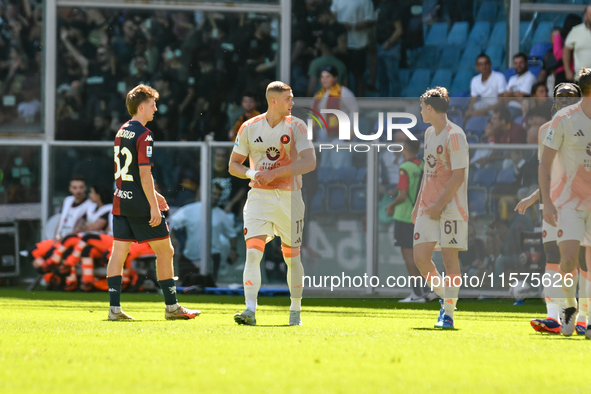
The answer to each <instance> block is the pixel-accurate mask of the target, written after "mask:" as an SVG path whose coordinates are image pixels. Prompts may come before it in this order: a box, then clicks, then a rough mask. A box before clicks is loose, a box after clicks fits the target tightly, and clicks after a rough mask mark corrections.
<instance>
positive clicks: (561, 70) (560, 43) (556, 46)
mask: <svg viewBox="0 0 591 394" xmlns="http://www.w3.org/2000/svg"><path fill="white" fill-rule="evenodd" d="M582 21H583V20H582V19H581V17H580V16H579V15H576V14H568V15H567V16H566V19H565V20H564V24H563V25H562V29H560V33H559V34H555V35H554V36H553V37H552V53H553V54H554V58H555V59H556V60H557V61H559V62H562V65H561V66H559V67H558V68H557V69H556V71H555V78H554V85H555V86H556V85H558V84H559V83H563V82H568V80H567V79H566V72H565V69H566V66H565V65H564V61H563V57H564V43H565V41H566V37H568V34H569V33H570V32H571V30H572V29H573V27H575V26H577V25H580V24H581V22H582ZM568 68H569V69H570V70H571V72H573V73H574V69H575V64H574V60H573V59H571V61H570V63H569V64H568Z"/></svg>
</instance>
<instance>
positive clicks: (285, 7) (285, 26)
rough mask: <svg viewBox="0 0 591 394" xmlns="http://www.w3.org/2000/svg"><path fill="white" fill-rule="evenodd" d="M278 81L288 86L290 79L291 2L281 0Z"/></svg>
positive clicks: (289, 0)
mask: <svg viewBox="0 0 591 394" xmlns="http://www.w3.org/2000/svg"><path fill="white" fill-rule="evenodd" d="M279 37H280V40H281V44H280V45H279V80H280V81H282V82H285V83H286V84H288V85H289V81H290V79H291V78H290V77H291V0H281V32H280V33H279Z"/></svg>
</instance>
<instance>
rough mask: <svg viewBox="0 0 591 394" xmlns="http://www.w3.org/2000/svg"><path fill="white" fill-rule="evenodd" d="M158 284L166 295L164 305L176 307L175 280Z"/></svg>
mask: <svg viewBox="0 0 591 394" xmlns="http://www.w3.org/2000/svg"><path fill="white" fill-rule="evenodd" d="M158 283H159V284H160V288H161V289H162V293H163V294H164V303H165V304H166V305H176V303H177V299H176V284H175V283H174V279H172V278H170V279H166V280H159V281H158ZM175 309H176V308H175Z"/></svg>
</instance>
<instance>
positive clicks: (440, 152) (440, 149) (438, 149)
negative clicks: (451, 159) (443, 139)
mask: <svg viewBox="0 0 591 394" xmlns="http://www.w3.org/2000/svg"><path fill="white" fill-rule="evenodd" d="M442 153H443V146H441V145H439V146H438V147H437V154H438V155H440V154H442Z"/></svg>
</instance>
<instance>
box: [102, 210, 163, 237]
mask: <svg viewBox="0 0 591 394" xmlns="http://www.w3.org/2000/svg"><path fill="white" fill-rule="evenodd" d="M168 237H170V231H169V230H168V224H166V220H165V219H164V215H162V221H161V222H160V224H159V225H158V226H156V227H152V226H150V217H149V216H119V215H113V238H114V239H115V240H116V241H129V242H133V241H137V242H139V243H142V242H150V241H158V240H160V239H166V238H168Z"/></svg>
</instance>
